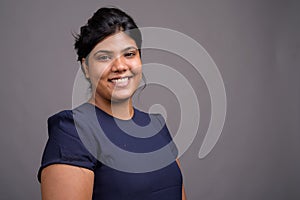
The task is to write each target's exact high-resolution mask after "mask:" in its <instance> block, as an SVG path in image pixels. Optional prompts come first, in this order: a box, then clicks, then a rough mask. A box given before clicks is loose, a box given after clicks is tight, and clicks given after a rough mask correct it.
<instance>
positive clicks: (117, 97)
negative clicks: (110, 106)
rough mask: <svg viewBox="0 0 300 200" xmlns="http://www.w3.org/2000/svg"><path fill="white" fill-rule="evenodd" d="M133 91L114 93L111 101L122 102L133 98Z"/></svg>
mask: <svg viewBox="0 0 300 200" xmlns="http://www.w3.org/2000/svg"><path fill="white" fill-rule="evenodd" d="M132 95H133V94H132V93H130V94H118V95H117V94H114V95H112V97H111V102H112V103H121V102H125V101H128V100H130V99H131V97H132Z"/></svg>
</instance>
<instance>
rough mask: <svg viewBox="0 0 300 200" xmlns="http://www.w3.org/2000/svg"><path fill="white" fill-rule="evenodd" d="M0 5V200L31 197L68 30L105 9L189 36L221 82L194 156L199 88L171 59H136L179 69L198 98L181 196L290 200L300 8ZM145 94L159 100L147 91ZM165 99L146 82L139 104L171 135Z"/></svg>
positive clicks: (299, 144) (299, 109)
mask: <svg viewBox="0 0 300 200" xmlns="http://www.w3.org/2000/svg"><path fill="white" fill-rule="evenodd" d="M0 5H1V6H0V7H1V8H0V9H1V12H0V26H1V31H0V38H1V47H0V52H1V53H0V55H1V68H2V70H1V75H0V76H1V78H0V88H1V105H0V109H1V110H0V111H1V140H0V144H1V145H0V152H1V153H0V155H1V165H0V173H1V183H0V199H1V200H2V199H13V200H14V199H40V188H39V187H40V186H39V183H38V181H37V179H36V173H37V170H38V167H39V164H40V159H41V154H42V150H43V148H44V145H45V142H46V139H47V126H46V120H47V118H48V117H49V116H50V115H51V114H53V113H56V112H57V111H59V110H62V109H69V108H71V105H72V103H71V102H72V101H71V100H72V88H73V82H74V78H75V75H76V73H77V70H78V67H79V65H78V64H77V62H76V55H75V52H74V51H73V38H72V36H71V32H72V31H75V32H77V31H78V29H79V27H80V26H82V25H83V24H84V23H85V22H86V20H87V19H88V18H89V17H90V16H91V15H92V13H93V12H94V11H96V10H97V8H99V7H101V6H107V5H115V6H118V7H120V8H122V9H124V10H125V11H127V12H128V13H129V14H130V15H131V16H132V17H133V18H134V19H136V22H137V24H138V25H139V26H157V27H165V28H171V29H174V30H177V31H180V32H182V33H185V34H187V35H189V36H190V37H192V38H194V39H195V40H197V41H198V42H199V43H200V44H201V45H202V46H203V47H204V48H205V49H206V50H207V51H208V53H209V54H210V55H211V56H212V58H213V59H214V61H215V62H216V64H217V66H218V67H219V70H220V72H221V74H222V76H223V79H224V83H225V87H226V92H227V98H228V99H227V100H228V112H227V119H226V122H225V126H224V130H223V132H222V135H221V137H220V139H219V141H218V143H217V145H216V146H215V148H214V149H213V151H212V152H211V153H210V154H209V155H208V156H207V157H206V158H204V159H202V160H200V159H198V151H199V148H200V146H201V143H202V141H203V137H204V135H205V131H206V130H207V127H208V123H209V117H210V99H209V95H208V92H207V88H206V85H205V82H204V81H203V79H202V78H201V76H199V75H197V74H196V73H195V71H193V68H192V67H191V66H189V64H188V63H185V61H184V60H183V59H179V58H178V56H175V55H172V54H168V53H166V52H164V53H162V52H159V51H152V52H151V51H150V50H149V51H146V52H145V56H144V57H143V59H144V63H147V62H150V61H151V62H154V61H155V62H158V63H163V64H167V65H169V66H172V67H174V68H176V69H180V70H181V72H182V73H183V74H185V75H186V76H187V77H188V78H189V80H190V81H191V84H192V85H193V87H194V88H195V90H197V92H198V97H199V104H200V109H201V123H200V129H199V132H198V135H197V137H196V139H195V140H194V142H193V143H192V145H191V146H190V148H189V149H188V151H187V152H186V153H185V154H184V155H183V156H182V157H181V158H180V160H181V162H182V170H183V173H184V183H185V187H186V192H187V197H188V199H189V200H200V199H203V200H204V199H207V200H217V199H218V200H221V199H222V200H227V199H228V200H232V199H234V200H235V199H236V200H237V199H239V200H240V199H243V200H244V199H249V200H250V199H251V200H253V199H255V200H259V199H261V200H263V199H264V200H265V199H273V200H279V199H285V200H292V199H295V200H296V199H300V190H299V186H300V173H299V169H300V160H299V150H300V135H299V133H300V126H299V124H300V123H299V122H300V115H299V114H300V106H299V105H300V94H299V92H300V81H299V80H300V79H299V75H300V69H299V66H300V65H299V64H300V60H299V58H300V55H299V49H300V40H299V35H300V29H299V27H300V26H299V21H300V12H299V10H300V4H299V1H296V0H295V1H271V0H269V1H268V0H265V1H258V0H254V1H250V0H248V1H236V0H220V1H216V0H210V1H196V0H190V1H185V2H183V1H179V0H176V1H171V0H169V1H163V0H160V1H158V0H155V1H154V0H153V1H138V0H126V1H121V0H120V1H114V0H110V1H96V0H94V1H78V0H76V1H74V0H63V1H55V0H52V1H39V0H28V1H14V0H12V1H8V0H2V1H1V3H0ZM187 51H188V49H187ZM155 91H156V94H162V95H159V96H160V97H161V99H158V98H157V95H156V96H155V97H156V98H153V95H152V96H151V95H150V94H152V92H155ZM163 91H164V90H161V89H160V88H158V89H157V88H156V89H155V87H152V86H149V87H148V89H146V90H145V91H144V96H146V97H147V95H148V97H149V98H145V97H144V101H141V102H142V103H141V102H140V103H139V105H138V106H140V107H143V108H146V109H147V107H148V106H149V105H151V103H152V102H155V103H158V101H161V104H163V105H165V107H166V110H167V111H168V115H169V117H168V124H169V127H170V129H171V131H172V133H173V134H174V132H176V129H177V128H178V124H177V123H178V119H179V118H178V117H179V115H180V114H178V112H179V113H180V110H178V108H176V106H177V105H178V104H177V103H178V102H176V101H175V100H170V99H173V96H172V95H173V94H171V93H170V94H169V93H168V92H163ZM168 95H169V96H168ZM142 96H143V95H142ZM170 97H172V98H170ZM167 99H169V100H167ZM167 103H168V104H167ZM191 120H192V119H191Z"/></svg>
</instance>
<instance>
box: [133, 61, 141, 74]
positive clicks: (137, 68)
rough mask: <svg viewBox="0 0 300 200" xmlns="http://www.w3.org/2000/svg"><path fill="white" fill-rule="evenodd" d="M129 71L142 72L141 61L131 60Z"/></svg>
mask: <svg viewBox="0 0 300 200" xmlns="http://www.w3.org/2000/svg"><path fill="white" fill-rule="evenodd" d="M131 71H132V72H133V73H135V74H141V73H142V62H141V61H140V60H136V61H133V62H132V63H131Z"/></svg>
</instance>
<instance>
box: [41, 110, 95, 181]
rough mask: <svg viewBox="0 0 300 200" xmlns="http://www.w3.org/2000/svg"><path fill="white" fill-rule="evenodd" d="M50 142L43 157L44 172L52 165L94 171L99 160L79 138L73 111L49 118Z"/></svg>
mask: <svg viewBox="0 0 300 200" xmlns="http://www.w3.org/2000/svg"><path fill="white" fill-rule="evenodd" d="M48 136H49V138H48V141H47V144H46V147H45V150H44V153H43V156H42V163H41V167H40V169H39V172H38V180H39V181H40V180H41V172H42V170H43V169H44V168H45V167H47V166H49V165H52V164H68V165H73V166H78V167H83V168H87V169H90V170H94V169H95V167H96V164H97V159H96V158H95V157H93V155H92V154H91V153H90V152H89V151H88V150H87V149H86V148H85V146H84V145H83V143H82V142H81V140H80V137H79V136H78V133H77V131H76V127H75V125H74V119H73V115H72V111H70V110H65V111H62V112H59V113H57V114H55V115H53V116H51V117H49V118H48Z"/></svg>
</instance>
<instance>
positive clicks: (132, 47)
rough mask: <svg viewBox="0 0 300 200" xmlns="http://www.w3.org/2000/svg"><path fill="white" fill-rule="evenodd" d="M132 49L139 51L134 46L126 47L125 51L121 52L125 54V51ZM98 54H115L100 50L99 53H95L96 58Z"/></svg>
mask: <svg viewBox="0 0 300 200" xmlns="http://www.w3.org/2000/svg"><path fill="white" fill-rule="evenodd" d="M130 49H134V50H138V49H137V48H136V47H134V46H130V47H126V48H125V49H123V50H122V51H121V52H122V53H123V52H125V51H128V50H130ZM98 53H106V54H113V53H114V52H113V51H109V50H99V51H97V52H95V53H94V56H96V55H97V54H98Z"/></svg>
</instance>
